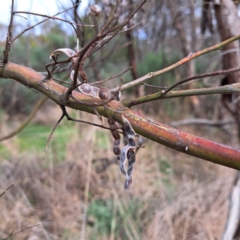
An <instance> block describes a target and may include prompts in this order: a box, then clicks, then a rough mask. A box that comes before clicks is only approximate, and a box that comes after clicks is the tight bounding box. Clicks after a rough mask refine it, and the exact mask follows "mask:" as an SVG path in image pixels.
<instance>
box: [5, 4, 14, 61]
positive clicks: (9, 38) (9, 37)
mask: <svg viewBox="0 0 240 240" xmlns="http://www.w3.org/2000/svg"><path fill="white" fill-rule="evenodd" d="M13 8H14V0H12V8H11V18H10V22H9V25H8V33H7V37H6V45H5V50H4V51H3V55H4V58H3V63H4V64H6V63H7V62H8V55H9V52H10V49H11V45H12V43H13V41H12V28H13V16H14V13H13Z"/></svg>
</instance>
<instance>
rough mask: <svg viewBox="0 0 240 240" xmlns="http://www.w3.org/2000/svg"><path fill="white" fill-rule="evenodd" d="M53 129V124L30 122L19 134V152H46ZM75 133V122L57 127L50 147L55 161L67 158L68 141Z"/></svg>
mask: <svg viewBox="0 0 240 240" xmlns="http://www.w3.org/2000/svg"><path fill="white" fill-rule="evenodd" d="M51 130H52V127H51V126H45V125H40V124H29V125H28V126H27V127H26V128H25V129H24V130H23V131H22V132H21V133H19V134H18V135H17V144H18V148H19V152H25V151H28V152H31V153H41V152H44V150H45V147H46V143H47V140H48V136H49V134H50V133H51ZM75 133H76V129H75V127H74V124H64V123H62V124H60V125H59V126H58V127H57V129H56V130H55V132H54V134H53V137H52V139H51V143H50V145H49V149H48V151H52V152H54V156H55V158H54V160H55V161H57V162H62V161H63V160H64V159H65V156H66V146H67V143H68V141H69V139H71V137H72V136H73V135H74V134H75Z"/></svg>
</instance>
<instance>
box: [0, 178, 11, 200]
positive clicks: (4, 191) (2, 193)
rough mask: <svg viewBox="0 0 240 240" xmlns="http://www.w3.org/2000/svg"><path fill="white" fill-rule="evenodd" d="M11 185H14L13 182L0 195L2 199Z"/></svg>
mask: <svg viewBox="0 0 240 240" xmlns="http://www.w3.org/2000/svg"><path fill="white" fill-rule="evenodd" d="M13 185H14V182H13V183H11V184H10V185H9V186H8V187H7V188H6V189H5V190H4V191H3V192H2V193H1V194H0V197H2V196H3V195H4V194H5V193H6V192H7V191H8V190H9V189H10V188H11V187H12V186H13Z"/></svg>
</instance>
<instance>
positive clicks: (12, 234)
mask: <svg viewBox="0 0 240 240" xmlns="http://www.w3.org/2000/svg"><path fill="white" fill-rule="evenodd" d="M37 226H40V223H37V224H34V225H31V226H28V227H26V228H24V229H21V230H19V231H17V232H15V233H14V232H12V233H11V234H10V235H9V236H8V237H6V238H2V240H7V239H9V238H11V237H12V236H15V235H17V234H18V233H21V232H24V231H26V230H28V229H30V228H33V227H37Z"/></svg>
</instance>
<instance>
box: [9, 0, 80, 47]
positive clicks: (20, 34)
mask: <svg viewBox="0 0 240 240" xmlns="http://www.w3.org/2000/svg"><path fill="white" fill-rule="evenodd" d="M77 4H78V3H77ZM77 4H75V5H77ZM75 5H73V6H72V7H70V8H67V9H65V10H63V11H62V12H58V13H56V14H55V15H53V16H52V17H55V16H58V15H60V14H62V13H64V12H66V11H68V10H70V9H72V8H74V7H75ZM49 19H50V18H47V19H44V20H43V21H40V22H38V23H36V24H34V25H32V26H31V27H28V28H26V29H24V30H23V31H22V32H21V33H19V34H18V35H17V36H16V37H15V38H14V39H13V40H12V43H13V42H14V41H15V40H16V39H17V38H19V37H20V36H22V35H23V34H24V33H25V32H27V31H29V30H30V29H32V28H34V27H36V26H38V25H40V24H42V23H44V22H46V21H48V20H49ZM74 31H76V30H75V28H74Z"/></svg>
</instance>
